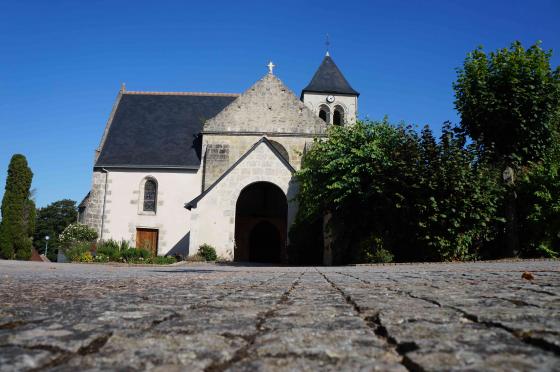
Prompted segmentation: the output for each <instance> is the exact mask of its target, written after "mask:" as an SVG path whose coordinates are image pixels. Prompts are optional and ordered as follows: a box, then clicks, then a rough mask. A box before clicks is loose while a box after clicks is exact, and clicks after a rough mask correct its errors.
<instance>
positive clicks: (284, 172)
mask: <svg viewBox="0 0 560 372" xmlns="http://www.w3.org/2000/svg"><path fill="white" fill-rule="evenodd" d="M236 160H237V159H236ZM254 182H270V183H273V184H275V185H276V186H278V187H279V188H280V189H281V190H282V191H283V192H284V193H285V194H286V197H287V200H288V221H287V226H288V229H289V227H290V226H291V224H292V223H293V221H294V219H295V215H296V212H297V204H296V202H295V201H294V200H293V199H294V197H295V195H296V194H297V185H296V183H295V182H294V181H293V180H292V172H291V171H290V169H288V168H287V167H286V165H285V164H284V163H282V161H281V160H280V159H279V158H278V156H277V155H276V154H275V153H274V152H273V151H272V150H271V149H270V147H269V145H267V144H266V143H265V142H261V143H259V144H258V146H257V147H256V148H255V149H254V150H253V151H252V152H251V153H250V154H249V155H248V156H247V157H246V158H245V159H244V160H243V161H242V162H241V163H239V164H238V165H237V166H236V167H235V168H233V169H232V170H231V172H230V173H228V174H227V175H226V176H225V177H224V178H223V179H222V180H221V181H220V182H219V183H218V184H216V186H215V187H214V188H212V189H211V190H210V191H209V192H208V194H206V195H205V196H204V197H203V198H202V199H201V200H200V201H198V203H197V206H196V207H195V208H193V209H192V214H191V246H194V247H198V246H199V245H201V244H203V243H207V244H210V245H212V246H214V247H215V248H216V250H217V252H218V254H219V255H220V256H221V257H224V258H228V259H233V258H234V257H233V255H234V241H235V208H236V203H237V199H238V197H239V195H240V194H241V191H242V190H243V189H244V188H245V187H246V186H248V185H250V184H252V183H254Z"/></svg>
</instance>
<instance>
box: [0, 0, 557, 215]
mask: <svg viewBox="0 0 560 372" xmlns="http://www.w3.org/2000/svg"><path fill="white" fill-rule="evenodd" d="M559 19H560V1H558V0H543V1H539V0H534V1H530V2H529V1H521V0H509V1H489V0H484V1H472V0H471V1H458V0H457V1H452V0H442V1H328V0H322V1H303V0H299V1H231V0H229V1H165V0H158V1H149V2H148V1H145V2H144V1H117V0H112V1H96V0H88V1H75V0H72V1H54V0H53V1H23V0H22V1H19V0H13V1H8V0H5V1H2V2H1V4H0V129H1V131H0V197H1V196H2V195H3V192H4V184H5V177H6V170H7V167H8V162H9V159H10V157H11V156H12V154H14V153H22V154H24V155H25V156H27V159H28V161H29V163H30V166H31V168H32V170H33V172H34V174H35V176H34V179H33V187H34V188H35V189H36V201H37V205H38V206H45V205H46V204H48V203H50V202H53V201H55V200H59V199H62V198H71V199H74V200H77V201H80V200H81V198H82V197H83V196H84V195H85V194H86V193H87V192H88V190H89V187H90V182H91V173H92V172H91V171H92V160H93V151H94V149H95V148H96V146H97V145H98V143H99V140H100V137H101V133H102V131H103V128H104V126H105V123H106V121H107V118H108V116H109V113H110V111H111V107H112V105H113V101H114V99H115V96H116V95H117V91H118V89H119V86H120V84H121V82H126V84H127V89H129V90H156V91H209V92H242V91H244V90H245V89H247V88H248V87H249V86H250V85H251V84H253V83H254V82H255V81H256V80H258V79H259V78H260V77H261V76H262V75H263V74H264V73H265V72H266V67H265V65H266V64H267V62H268V60H269V59H272V60H273V61H274V63H275V64H276V65H277V69H276V71H275V72H276V74H277V75H278V76H279V77H280V78H281V79H282V80H283V81H284V82H285V83H286V84H287V85H288V86H289V87H290V88H291V89H292V90H294V91H295V92H296V94H299V92H300V91H301V89H302V88H303V87H304V86H305V85H306V84H307V83H308V82H309V80H310V79H311V77H312V75H313V73H314V72H315V70H316V68H317V67H318V66H319V64H320V62H321V60H322V58H323V55H324V53H325V45H324V41H325V34H326V33H327V32H328V33H330V35H331V40H332V45H331V55H332V56H333V58H334V60H335V61H336V63H337V64H338V66H339V67H340V68H341V69H342V71H343V73H344V74H345V75H346V78H347V79H348V80H349V81H350V83H351V84H352V86H353V87H354V88H355V89H357V90H358V91H359V92H360V93H361V96H360V101H359V113H360V115H361V116H362V117H365V116H366V115H367V116H368V117H370V118H372V119H380V118H382V117H383V116H384V115H385V114H387V115H389V118H390V119H391V120H392V121H395V122H397V121H401V120H402V121H405V122H407V123H413V124H418V125H424V124H430V125H431V126H432V128H434V129H435V130H436V131H439V128H440V127H441V123H442V122H443V121H445V120H452V121H454V122H457V120H458V119H457V115H456V113H455V111H454V109H453V92H452V88H451V84H452V82H453V81H454V79H455V76H456V75H455V68H456V67H458V66H460V65H461V64H462V62H463V60H464V57H465V55H466V53H467V52H469V51H471V50H473V49H474V48H475V47H476V46H478V45H483V46H484V47H485V49H487V50H494V49H497V48H500V47H505V46H509V44H510V43H511V42H512V41H514V40H521V41H522V42H523V43H524V45H526V46H528V45H530V44H532V43H533V42H535V41H536V40H542V41H543V47H544V48H546V49H554V50H555V51H556V54H555V56H554V60H553V64H554V65H555V66H556V65H558V64H560V21H559Z"/></svg>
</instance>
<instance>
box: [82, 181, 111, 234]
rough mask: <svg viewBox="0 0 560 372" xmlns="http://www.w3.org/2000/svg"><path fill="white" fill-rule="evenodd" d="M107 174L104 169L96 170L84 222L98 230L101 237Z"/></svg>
mask: <svg viewBox="0 0 560 372" xmlns="http://www.w3.org/2000/svg"><path fill="white" fill-rule="evenodd" d="M106 181H107V174H106V173H104V172H102V171H94V172H93V176H92V181H91V191H90V194H89V197H88V199H87V203H86V209H85V216H84V223H85V224H86V225H88V226H89V227H92V228H94V229H95V231H97V236H98V237H101V235H102V234H101V224H102V215H103V200H104V198H105V182H106ZM108 186H109V184H107V187H108Z"/></svg>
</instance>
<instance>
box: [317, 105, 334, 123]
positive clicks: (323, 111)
mask: <svg viewBox="0 0 560 372" xmlns="http://www.w3.org/2000/svg"><path fill="white" fill-rule="evenodd" d="M319 117H320V118H321V119H323V120H324V121H325V123H327V124H328V123H329V121H330V118H331V110H329V107H328V106H325V105H321V107H319Z"/></svg>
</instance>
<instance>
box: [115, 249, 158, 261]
mask: <svg viewBox="0 0 560 372" xmlns="http://www.w3.org/2000/svg"><path fill="white" fill-rule="evenodd" d="M150 256H151V253H150V252H149V251H147V250H145V249H142V248H127V249H125V250H123V251H121V257H122V258H123V259H124V260H125V261H127V262H134V261H137V260H146V259H148V258H150Z"/></svg>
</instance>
